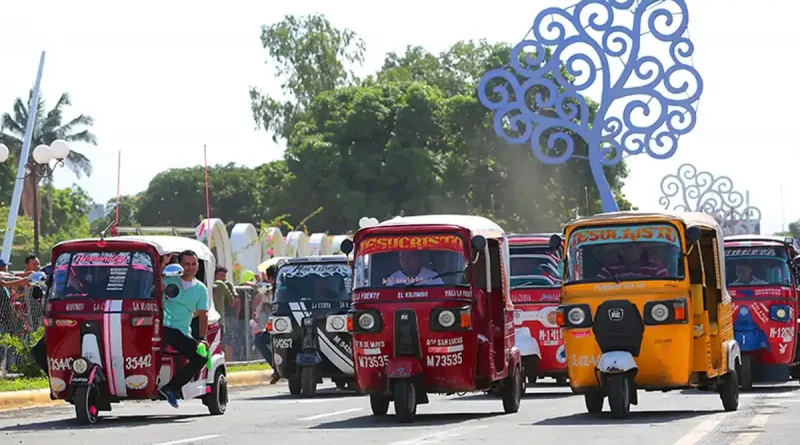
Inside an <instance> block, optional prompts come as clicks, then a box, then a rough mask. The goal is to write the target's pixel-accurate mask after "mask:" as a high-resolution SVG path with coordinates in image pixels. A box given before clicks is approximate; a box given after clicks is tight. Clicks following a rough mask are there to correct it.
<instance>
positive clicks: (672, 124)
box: [478, 0, 703, 211]
mask: <svg viewBox="0 0 800 445" xmlns="http://www.w3.org/2000/svg"><path fill="white" fill-rule="evenodd" d="M688 24H689V11H688V9H687V7H686V3H685V1H684V0H638V1H637V0H582V1H581V2H580V3H578V4H577V5H574V6H572V7H569V8H566V9H561V8H547V9H545V10H543V11H541V12H540V13H539V14H538V15H537V16H536V19H535V20H534V23H533V27H532V28H531V30H530V31H529V33H528V34H529V35H530V34H531V33H532V37H530V38H528V37H527V36H526V38H525V39H523V40H522V41H521V42H520V43H519V44H517V45H516V46H515V47H514V48H513V50H512V51H511V60H510V64H509V66H505V67H502V68H497V69H493V70H490V71H488V72H487V73H486V74H484V76H483V77H482V79H481V82H480V85H479V89H478V97H479V99H480V101H481V103H482V104H483V105H484V106H485V107H487V108H489V109H491V110H492V111H493V112H494V129H495V132H496V133H497V134H498V135H499V136H500V137H502V138H503V139H505V140H506V141H507V142H509V143H512V144H526V143H527V144H530V146H531V149H532V150H533V153H534V155H535V156H536V158H537V159H539V160H540V161H542V162H545V163H547V164H553V165H555V164H562V163H564V162H566V161H567V160H568V159H570V158H573V157H580V158H586V159H588V161H589V166H590V169H591V172H592V176H593V177H594V180H595V183H596V184H597V187H598V190H599V193H600V197H601V199H602V203H603V210H604V211H616V210H617V209H618V207H617V203H616V200H615V199H614V193H613V191H612V190H611V187H610V185H609V183H608V179H607V178H606V176H605V173H604V171H603V167H605V166H613V165H616V164H618V163H619V162H620V161H621V160H622V159H623V157H624V155H635V154H641V153H647V154H648V155H650V156H651V157H653V158H655V159H667V158H670V157H671V156H672V155H673V154H674V153H675V151H676V150H677V148H678V138H679V137H680V136H681V135H684V134H686V133H688V132H689V131H691V130H692V129H693V128H694V126H695V122H696V117H697V105H698V103H699V99H700V95H701V93H702V91H703V81H702V78H701V77H700V74H699V73H698V72H697V70H696V69H694V68H693V67H692V61H691V57H692V54H693V53H694V45H693V44H692V42H691V40H690V39H689V37H688ZM530 49H532V51H531V50H530ZM659 51H660V52H659ZM593 89H594V90H596V91H593ZM589 96H595V97H598V98H599V104H595V103H593V102H592V101H591V100H590V99H588V97H589ZM595 109H596V111H595ZM582 143H585V145H586V148H585V149H586V150H588V153H587V154H586V156H583V155H582V154H581V153H576V145H579V144H582ZM581 151H582V150H581Z"/></svg>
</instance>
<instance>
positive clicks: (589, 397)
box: [583, 391, 606, 414]
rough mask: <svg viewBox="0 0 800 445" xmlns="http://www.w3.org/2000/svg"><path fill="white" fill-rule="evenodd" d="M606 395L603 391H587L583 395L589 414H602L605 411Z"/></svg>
mask: <svg viewBox="0 0 800 445" xmlns="http://www.w3.org/2000/svg"><path fill="white" fill-rule="evenodd" d="M605 399H606V396H605V394H603V393H602V392H601V391H595V392H590V393H586V394H584V395H583V401H584V402H585V403H586V411H588V412H589V414H600V413H602V412H603V403H605Z"/></svg>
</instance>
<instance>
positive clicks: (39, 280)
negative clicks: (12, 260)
mask: <svg viewBox="0 0 800 445" xmlns="http://www.w3.org/2000/svg"><path fill="white" fill-rule="evenodd" d="M45 279H47V274H46V273H44V272H34V273H32V274H30V275H29V276H28V282H30V283H31V284H44V281H45Z"/></svg>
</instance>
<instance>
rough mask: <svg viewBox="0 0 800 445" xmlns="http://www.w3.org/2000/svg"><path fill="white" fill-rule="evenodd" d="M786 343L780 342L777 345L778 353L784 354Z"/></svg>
mask: <svg viewBox="0 0 800 445" xmlns="http://www.w3.org/2000/svg"><path fill="white" fill-rule="evenodd" d="M786 346H788V345H787V344H786V343H781V344H779V345H778V354H785V353H786Z"/></svg>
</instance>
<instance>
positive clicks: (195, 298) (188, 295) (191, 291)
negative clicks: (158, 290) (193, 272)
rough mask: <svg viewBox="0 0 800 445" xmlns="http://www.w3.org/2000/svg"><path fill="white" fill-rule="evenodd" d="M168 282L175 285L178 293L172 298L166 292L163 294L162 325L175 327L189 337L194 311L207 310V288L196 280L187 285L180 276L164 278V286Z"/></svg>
mask: <svg viewBox="0 0 800 445" xmlns="http://www.w3.org/2000/svg"><path fill="white" fill-rule="evenodd" d="M170 284H175V285H177V286H178V288H179V289H180V293H178V295H176V296H175V297H173V298H167V294H166V293H164V295H163V298H164V327H167V328H172V329H177V330H179V331H181V332H182V333H183V334H184V335H186V336H187V337H191V336H192V327H191V326H192V316H193V315H194V312H195V311H207V310H208V288H206V285H205V284H203V283H201V282H200V281H198V280H194V281H193V282H192V284H191V285H189V283H188V282H186V281H183V280H182V279H181V278H180V277H167V278H164V287H165V288H166V287H167V286H168V285H170ZM187 286H188V287H187Z"/></svg>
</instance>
